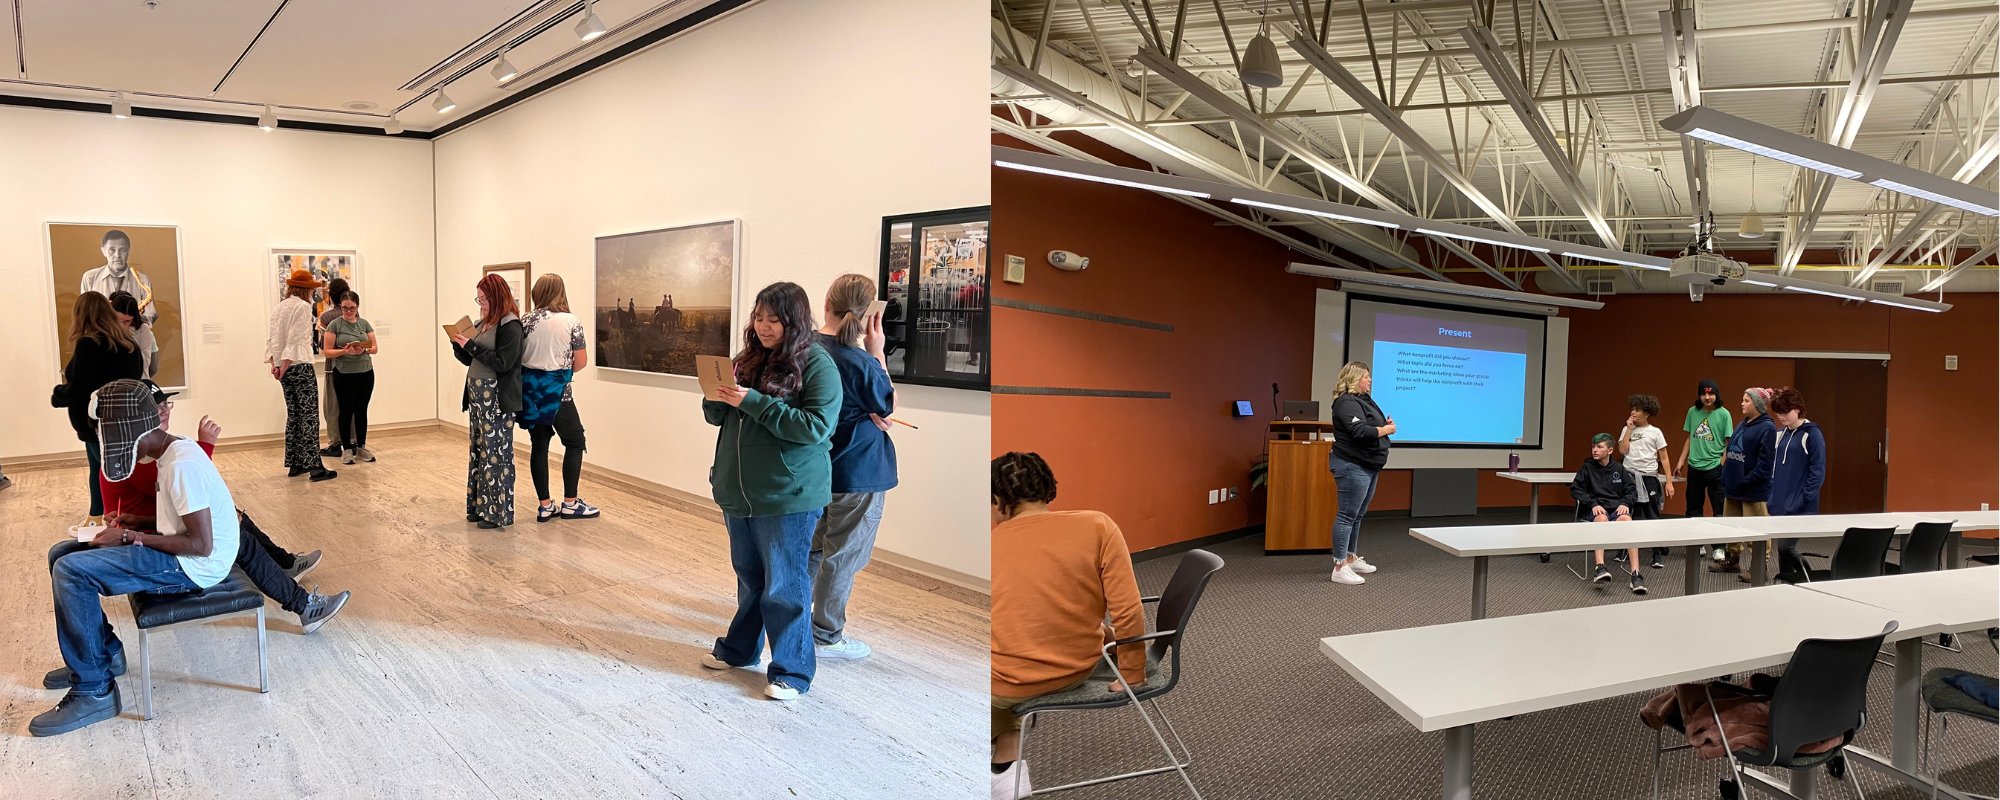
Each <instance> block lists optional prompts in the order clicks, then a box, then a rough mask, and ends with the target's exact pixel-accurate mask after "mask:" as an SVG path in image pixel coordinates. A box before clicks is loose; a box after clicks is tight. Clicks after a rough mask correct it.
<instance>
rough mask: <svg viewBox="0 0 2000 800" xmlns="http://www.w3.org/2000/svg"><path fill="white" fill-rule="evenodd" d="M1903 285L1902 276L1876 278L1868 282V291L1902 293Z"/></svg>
mask: <svg viewBox="0 0 2000 800" xmlns="http://www.w3.org/2000/svg"><path fill="white" fill-rule="evenodd" d="M1903 285H1904V280H1903V279H1902V278H1877V279H1875V280H1872V281H1869V282H1868V291H1871V292H1881V293H1882V294H1902V293H1903Z"/></svg>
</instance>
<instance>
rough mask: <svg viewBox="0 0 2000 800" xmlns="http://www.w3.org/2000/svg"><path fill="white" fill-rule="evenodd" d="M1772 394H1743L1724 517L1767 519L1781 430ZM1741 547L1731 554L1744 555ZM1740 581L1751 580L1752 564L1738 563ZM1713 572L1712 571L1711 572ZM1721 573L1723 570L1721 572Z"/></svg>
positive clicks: (1725, 483)
mask: <svg viewBox="0 0 2000 800" xmlns="http://www.w3.org/2000/svg"><path fill="white" fill-rule="evenodd" d="M1770 405H1771V390H1770V389H1760V388H1754V387H1753V388H1750V389H1745V390H1743V401H1742V406H1741V407H1742V410H1743V416H1744V417H1745V419H1744V422H1743V424H1742V425H1741V426H1739V427H1737V429H1736V434H1735V435H1734V436H1731V437H1729V449H1728V450H1727V451H1725V452H1724V453H1723V460H1722V515H1723V516H1725V517H1767V516H1770V515H1771V512H1770V508H1769V505H1768V502H1769V500H1770V499H1771V467H1772V465H1773V464H1774V463H1775V462H1776V458H1777V439H1778V426H1777V423H1775V422H1773V421H1772V420H1771V413H1770V410H1771V409H1770ZM1741 548H1742V545H1741V544H1732V545H1730V550H1732V551H1735V552H1739V553H1740V552H1741ZM1739 567H1740V570H1739V571H1738V573H1737V575H1738V577H1739V578H1740V579H1741V580H1743V581H1745V582H1748V581H1749V580H1750V573H1749V569H1750V566H1749V564H1744V563H1740V562H1739ZM1711 569H1713V568H1711ZM1718 571H1720V570H1718Z"/></svg>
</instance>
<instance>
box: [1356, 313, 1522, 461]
mask: <svg viewBox="0 0 2000 800" xmlns="http://www.w3.org/2000/svg"><path fill="white" fill-rule="evenodd" d="M1374 361H1375V386H1374V391H1373V392H1372V394H1373V395H1374V397H1375V402H1376V403H1377V404H1378V405H1380V406H1381V407H1382V410H1383V411H1384V412H1386V413H1388V414H1389V416H1391V417H1394V418H1395V420H1396V436H1395V438H1396V439H1397V440H1399V441H1405V442H1471V443H1481V444H1520V443H1521V442H1522V437H1523V435H1524V433H1523V431H1522V420H1523V412H1524V410H1525V409H1524V408H1523V405H1524V403H1525V398H1526V396H1527V393H1526V391H1525V389H1526V383H1527V377H1528V334H1527V332H1526V331H1524V330H1521V329H1520V328H1513V327H1506V326H1501V325H1486V324H1481V323H1476V322H1457V321H1452V322H1442V321H1439V320H1437V319H1424V318H1421V317H1409V316H1401V315H1397V314H1378V315H1376V317H1375V352H1374Z"/></svg>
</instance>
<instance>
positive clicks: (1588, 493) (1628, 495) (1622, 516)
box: [1569, 433, 1646, 594]
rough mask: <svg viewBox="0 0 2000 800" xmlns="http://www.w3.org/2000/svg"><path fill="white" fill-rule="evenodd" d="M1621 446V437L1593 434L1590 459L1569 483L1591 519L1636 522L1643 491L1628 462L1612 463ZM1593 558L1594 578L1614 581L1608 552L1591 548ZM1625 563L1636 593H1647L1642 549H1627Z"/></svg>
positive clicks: (1580, 514)
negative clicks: (1634, 481)
mask: <svg viewBox="0 0 2000 800" xmlns="http://www.w3.org/2000/svg"><path fill="white" fill-rule="evenodd" d="M1617 449H1618V445H1617V440H1616V439H1614V438H1613V437H1612V436H1611V434H1608V433H1600V434H1598V435H1596V436H1592V437H1590V460H1588V461H1585V462H1583V466H1581V467H1578V468H1577V470H1576V479H1575V480H1572V481H1570V483H1569V494H1570V496H1571V497H1574V498H1576V515H1577V517H1578V518H1580V519H1588V520H1589V521H1591V522H1610V521H1611V520H1614V519H1615V520H1617V521H1619V522H1630V521H1632V509H1633V508H1634V507H1636V506H1637V505H1638V504H1639V491H1638V489H1637V488H1636V487H1635V486H1634V485H1633V484H1632V476H1631V475H1630V474H1629V473H1627V472H1626V471H1625V465H1623V464H1614V463H1612V462H1611V454H1612V453H1613V452H1616V451H1617ZM1590 557H1591V560H1592V561H1594V562H1595V563H1596V564H1597V569H1596V570H1595V571H1594V572H1593V573H1592V575H1591V576H1590V579H1591V580H1592V581H1594V582H1597V583H1603V582H1605V581H1608V580H1611V570H1609V569H1606V568H1605V566H1604V551H1603V550H1592V551H1590ZM1625 557H1626V558H1627V559H1629V560H1628V561H1626V562H1625V563H1628V564H1631V565H1632V593H1633V594H1645V593H1646V579H1645V578H1643V577H1640V575H1639V549H1638V548H1636V547H1631V548H1626V550H1625Z"/></svg>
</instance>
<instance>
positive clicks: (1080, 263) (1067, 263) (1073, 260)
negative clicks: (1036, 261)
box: [1049, 250, 1090, 272]
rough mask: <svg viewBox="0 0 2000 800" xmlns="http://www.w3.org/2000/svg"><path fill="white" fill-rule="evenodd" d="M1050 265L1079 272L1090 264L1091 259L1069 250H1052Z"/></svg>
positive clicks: (1050, 252)
mask: <svg viewBox="0 0 2000 800" xmlns="http://www.w3.org/2000/svg"><path fill="white" fill-rule="evenodd" d="M1049 266H1051V267H1055V268H1056V269H1061V270H1069V271H1070V272H1078V271H1081V270H1083V269H1085V268H1087V267H1089V266H1090V259H1088V258H1084V257H1083V256H1080V255H1077V254H1075V253H1072V252H1070V251H1068V250H1050V251H1049Z"/></svg>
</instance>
